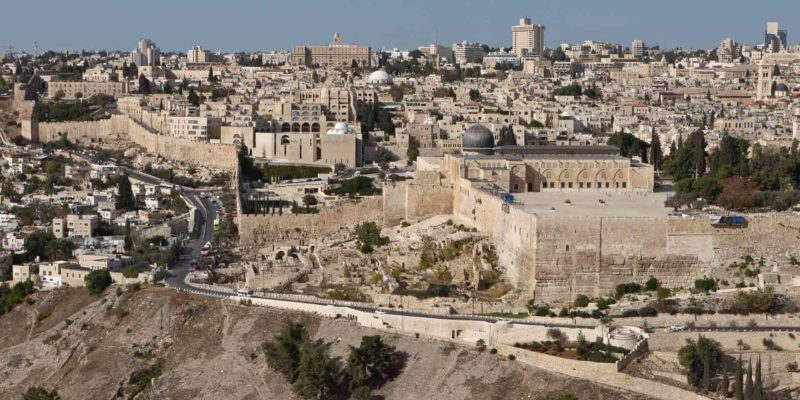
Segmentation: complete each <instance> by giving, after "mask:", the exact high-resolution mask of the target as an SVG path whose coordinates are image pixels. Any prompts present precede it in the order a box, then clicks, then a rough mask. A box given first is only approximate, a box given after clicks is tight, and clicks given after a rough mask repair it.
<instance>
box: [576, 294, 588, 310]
mask: <svg viewBox="0 0 800 400" xmlns="http://www.w3.org/2000/svg"><path fill="white" fill-rule="evenodd" d="M573 304H574V305H575V307H578V308H583V307H586V306H588V305H589V297H587V296H586V295H584V294H579V295H577V296H575V301H574V302H573Z"/></svg>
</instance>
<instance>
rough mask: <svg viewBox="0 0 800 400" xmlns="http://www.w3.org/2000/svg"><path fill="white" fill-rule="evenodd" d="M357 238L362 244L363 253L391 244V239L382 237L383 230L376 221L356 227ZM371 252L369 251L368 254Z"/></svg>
mask: <svg viewBox="0 0 800 400" xmlns="http://www.w3.org/2000/svg"><path fill="white" fill-rule="evenodd" d="M355 233H356V238H357V239H358V242H359V243H360V244H361V248H362V251H363V250H364V249H366V248H369V249H370V251H371V249H372V248H374V247H380V246H383V245H385V244H387V243H389V238H387V237H384V236H381V228H380V227H378V224H376V223H375V222H374V221H366V222H363V223H360V224H357V225H356V227H355ZM368 252H369V251H367V253H368Z"/></svg>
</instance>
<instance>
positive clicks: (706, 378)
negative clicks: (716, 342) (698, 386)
mask: <svg viewBox="0 0 800 400" xmlns="http://www.w3.org/2000/svg"><path fill="white" fill-rule="evenodd" d="M702 386H703V389H705V390H706V391H710V390H711V363H710V360H709V359H708V354H705V355H703V378H702Z"/></svg>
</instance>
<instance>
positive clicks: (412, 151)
mask: <svg viewBox="0 0 800 400" xmlns="http://www.w3.org/2000/svg"><path fill="white" fill-rule="evenodd" d="M406 157H407V158H408V160H409V161H412V162H413V161H417V157H419V148H417V146H416V145H412V146H409V147H408V150H406Z"/></svg>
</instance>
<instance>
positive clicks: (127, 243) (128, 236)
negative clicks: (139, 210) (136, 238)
mask: <svg viewBox="0 0 800 400" xmlns="http://www.w3.org/2000/svg"><path fill="white" fill-rule="evenodd" d="M124 249H125V251H131V249H133V239H132V238H131V220H130V219H126V220H125V244H124Z"/></svg>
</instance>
